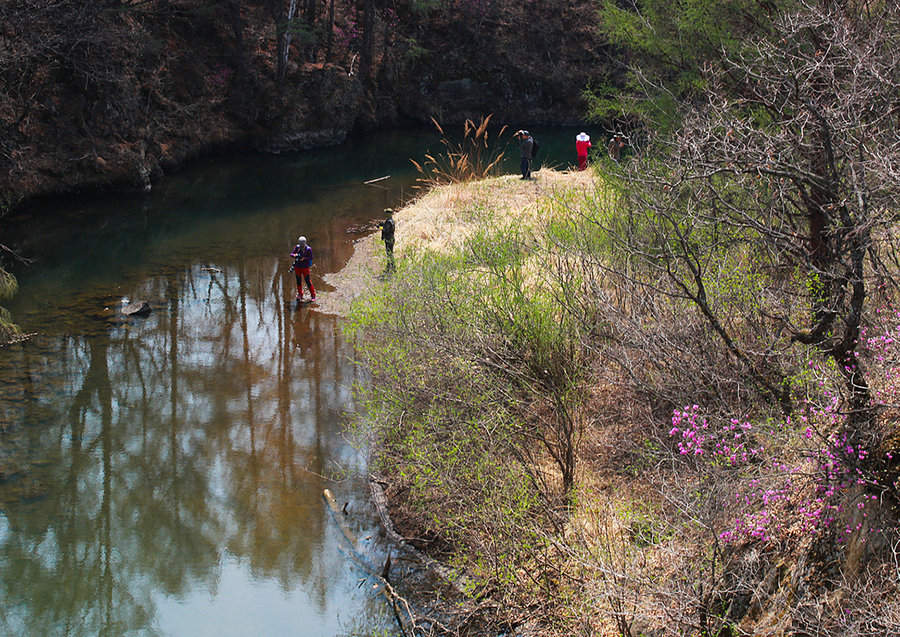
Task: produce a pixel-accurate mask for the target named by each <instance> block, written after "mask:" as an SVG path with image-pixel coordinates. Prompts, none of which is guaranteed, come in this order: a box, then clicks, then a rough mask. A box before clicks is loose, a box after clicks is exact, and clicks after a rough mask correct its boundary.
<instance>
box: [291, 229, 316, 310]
mask: <svg viewBox="0 0 900 637" xmlns="http://www.w3.org/2000/svg"><path fill="white" fill-rule="evenodd" d="M291 257H293V259H294V265H293V270H294V274H295V275H296V277H297V300H298V301H302V300H303V281H306V287H308V288H309V300H310V301H315V300H316V288H314V287H313V284H312V280H311V279H310V278H309V268H310V267H311V266H312V260H313V251H312V248H310V247H309V246H308V245H307V244H306V237H300V238H299V239H297V245H296V246H295V247H294V250H293V251H292V252H291Z"/></svg>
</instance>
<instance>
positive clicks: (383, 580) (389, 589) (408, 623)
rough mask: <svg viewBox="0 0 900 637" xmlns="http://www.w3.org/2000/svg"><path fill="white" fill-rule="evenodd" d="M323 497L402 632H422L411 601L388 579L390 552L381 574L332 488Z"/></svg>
mask: <svg viewBox="0 0 900 637" xmlns="http://www.w3.org/2000/svg"><path fill="white" fill-rule="evenodd" d="M322 497H323V498H324V499H325V503H326V504H327V505H328V508H329V510H330V511H331V517H332V519H333V520H334V521H335V522H336V523H337V525H338V528H340V530H341V533H342V534H343V536H344V539H345V540H347V543H348V544H349V545H350V549H351V551H350V556H351V557H352V558H353V561H354V562H356V563H357V565H359V566H360V567H361V568H362V569H363V570H364V571H366V572H367V573H368V574H369V577H372V578H373V579H375V580H377V581H378V582H379V583H380V584H381V591H382V593H383V594H384V596H385V597H386V598H387V599H388V601H389V602H390V603H391V607H392V608H393V609H394V617H395V618H396V619H397V625H398V626H399V627H400V632H401V633H402V634H404V635H416V634H420V633H421V631H420V630H418V626H417V625H416V619H415V615H413V611H412V608H411V607H410V605H409V602H407V601H406V599H405V598H403V597H402V596H401V595H400V594H399V593H397V591H396V590H395V589H394V587H393V586H391V583H390V582H389V581H388V572H389V571H390V568H391V563H390V560H391V556H390V552H388V558H387V561H385V564H384V567H383V569H382V572H381V575H379V574H378V571H377V569H376V568H375V567H374V566H373V565H372V563H371V562H370V561H369V560H368V559H367V558H366V556H365V555H363V554H362V552H361V551H360V550H359V546H358V543H357V540H356V535H355V534H354V533H353V531H351V530H350V527H349V526H348V525H347V522H346V520H344V516H343V515H342V509H341V508H340V507H339V506H338V503H337V501H335V499H334V495H333V494H332V493H331V490H330V489H325V490H324V491H323V492H322Z"/></svg>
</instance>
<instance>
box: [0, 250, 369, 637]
mask: <svg viewBox="0 0 900 637" xmlns="http://www.w3.org/2000/svg"><path fill="white" fill-rule="evenodd" d="M218 267H219V268H220V269H221V270H222V271H221V272H217V273H206V272H202V271H200V269H199V267H198V266H196V265H193V266H190V267H185V268H184V269H182V270H175V271H172V272H169V273H168V274H164V275H159V276H156V277H153V278H149V279H147V280H145V281H143V282H142V283H140V284H139V285H138V287H137V289H134V290H133V291H132V298H147V299H149V300H150V301H151V303H152V304H153V305H154V306H155V307H156V308H157V309H156V311H154V312H153V313H152V314H151V315H150V317H149V318H147V319H134V320H129V321H126V322H121V323H116V322H111V321H105V322H103V321H102V320H101V319H98V318H83V317H82V316H81V315H80V314H79V313H78V312H77V311H75V312H71V311H70V313H68V314H67V313H66V312H65V311H64V310H63V311H60V312H59V313H57V314H55V315H54V316H52V317H49V316H48V317H47V318H46V319H44V324H43V325H42V327H43V328H44V329H42V330H41V332H42V334H43V336H41V337H39V338H37V339H35V340H33V341H31V342H28V343H24V344H22V345H21V346H18V347H16V348H12V349H8V350H5V351H2V352H0V378H2V379H3V383H2V385H0V398H2V401H0V425H6V426H7V431H6V433H5V435H4V437H3V439H2V442H0V445H2V446H0V564H2V567H3V568H2V569H0V581H2V584H0V608H2V609H3V610H2V612H0V633H2V634H16V635H51V634H65V635H91V634H102V635H123V634H129V633H131V634H136V633H150V634H157V633H164V634H165V633H167V632H168V631H169V630H173V631H176V630H177V631H180V634H193V633H192V631H191V627H190V625H188V626H185V625H183V623H181V624H179V622H184V621H185V620H184V619H177V620H173V619H172V616H173V615H170V613H169V610H170V609H171V608H173V607H175V606H178V607H180V608H181V609H182V611H184V610H185V609H190V610H191V611H195V612H193V616H192V617H191V618H189V619H188V620H187V621H188V622H193V623H194V627H195V628H196V627H197V626H211V625H221V626H225V627H227V626H228V623H227V622H230V621H238V619H239V621H240V622H250V623H251V624H253V625H256V626H257V627H259V629H260V632H259V634H273V633H269V632H267V631H266V629H265V625H266V622H267V621H269V618H270V616H273V615H277V614H279V613H283V609H284V608H293V609H295V610H294V611H293V612H295V613H296V616H295V617H293V618H291V619H292V620H293V621H294V622H305V623H302V624H301V625H303V626H305V627H306V628H310V627H311V626H321V634H334V633H336V632H339V629H340V626H339V625H338V624H337V623H336V622H337V621H338V620H337V619H336V618H337V617H339V615H340V612H339V611H337V610H336V609H339V608H341V607H345V608H350V607H354V608H361V609H365V607H366V606H367V605H369V604H371V603H372V602H371V600H369V599H367V598H365V593H364V592H360V591H358V590H356V588H355V586H354V584H355V577H356V574H354V573H352V572H349V571H348V567H347V566H346V565H345V564H344V563H343V562H342V560H341V558H340V554H339V552H338V551H337V547H336V539H335V538H334V536H333V534H332V533H331V532H330V530H329V528H328V526H327V525H328V521H327V520H326V519H325V517H324V512H323V508H322V503H321V499H320V497H321V492H322V489H323V488H325V487H326V486H327V487H329V488H331V489H332V490H335V489H337V490H338V491H339V492H341V491H342V490H343V492H344V497H347V498H352V497H354V495H353V494H354V493H355V492H354V488H356V487H354V486H351V482H352V481H346V482H335V481H334V480H331V479H329V478H335V477H341V476H343V475H344V472H346V473H347V474H352V473H353V472H356V471H360V470H361V469H363V467H361V466H360V464H359V463H360V461H359V460H358V458H357V456H356V454H355V453H354V451H353V450H352V449H351V448H349V447H348V445H347V443H346V442H345V440H344V439H343V437H342V436H341V426H340V425H341V422H342V420H343V418H344V417H345V414H346V412H347V410H352V409H353V408H354V407H353V399H352V395H351V386H352V385H353V384H354V383H355V382H356V381H358V380H359V379H358V378H357V374H358V372H357V371H356V367H355V366H354V365H353V364H352V363H351V353H352V352H351V348H350V347H349V346H348V345H347V344H346V343H345V341H344V338H343V336H342V334H341V330H340V325H339V323H338V322H337V320H336V319H335V318H333V317H329V316H326V315H321V314H317V313H316V312H315V311H311V310H310V309H309V308H306V307H305V308H302V309H300V310H294V309H292V308H290V307H288V306H286V305H285V304H284V302H283V299H285V298H289V297H290V290H287V289H285V288H284V285H285V282H286V281H287V279H286V278H285V277H284V273H283V268H282V267H280V264H279V263H276V262H274V261H273V260H272V259H257V260H253V259H247V260H245V261H241V262H238V263H237V264H235V265H232V266H228V265H226V266H218ZM287 283H290V281H287ZM77 306H78V304H77V303H73V304H72V307H77ZM98 326H105V327H102V328H99V327H98ZM66 333H69V334H72V333H77V334H80V335H79V336H67V335H66ZM233 568H236V569H240V570H242V571H246V573H247V574H248V575H247V576H246V577H245V580H244V582H243V584H241V586H243V587H244V588H245V589H246V591H245V593H246V596H247V597H248V598H251V599H252V598H253V595H254V594H256V595H257V598H256V599H259V600H266V599H270V598H272V597H273V596H271V595H270V596H268V597H267V596H266V595H263V594H259V588H260V587H263V586H272V587H274V588H275V589H276V590H277V591H278V592H279V594H280V596H281V598H282V599H283V600H286V602H285V604H283V605H279V604H280V602H279V604H276V605H275V606H273V607H269V608H267V607H265V604H266V603H265V601H261V602H260V603H259V605H257V604H256V603H255V602H253V601H249V602H248V603H247V606H246V608H244V609H241V611H240V612H242V613H244V614H245V615H246V613H247V612H248V611H247V610H246V609H247V608H250V609H252V611H249V612H251V614H252V615H253V616H252V617H246V616H242V617H240V618H235V617H229V616H228V613H229V609H227V608H226V609H223V608H222V607H221V606H222V605H221V604H219V605H217V604H216V603H215V599H216V597H217V595H218V593H219V590H220V586H221V585H222V582H223V578H226V579H229V581H230V579H231V578H232V577H233V575H234V573H233V572H231V571H229V572H225V569H233ZM275 597H277V596H275ZM350 599H354V600H355V601H352V603H351V602H350V601H348V600H350ZM304 604H305V606H304ZM233 612H235V613H236V612H238V611H237V610H234V611H233ZM182 614H183V615H184V614H185V613H184V612H182ZM187 614H191V613H187ZM344 620H350V621H355V620H354V619H353V617H351V616H349V615H348V616H345V617H344ZM279 621H283V618H282V619H281V620H279ZM217 622H218V624H217ZM310 622H318V623H310ZM176 624H179V625H176ZM310 629H311V628H310ZM235 630H237V629H235ZM224 632H225V633H227V630H225V631H224ZM314 632H318V631H316V630H314ZM235 634H239V633H235ZM297 634H302V633H297Z"/></svg>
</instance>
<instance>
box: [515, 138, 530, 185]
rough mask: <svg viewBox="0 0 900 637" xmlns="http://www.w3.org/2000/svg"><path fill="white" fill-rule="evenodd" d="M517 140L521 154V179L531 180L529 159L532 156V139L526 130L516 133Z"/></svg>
mask: <svg viewBox="0 0 900 637" xmlns="http://www.w3.org/2000/svg"><path fill="white" fill-rule="evenodd" d="M516 137H518V138H519V150H520V151H521V153H522V163H521V168H522V179H531V159H532V157H533V156H534V155H533V153H532V150H533V149H534V139H532V137H531V135H530V134H529V132H528V131H527V130H520V131H518V132H517V133H516Z"/></svg>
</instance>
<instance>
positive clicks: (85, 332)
mask: <svg viewBox="0 0 900 637" xmlns="http://www.w3.org/2000/svg"><path fill="white" fill-rule="evenodd" d="M577 132H578V131H577V130H574V129H561V130H560V129H554V130H553V131H547V132H546V134H545V135H543V136H542V137H541V142H542V152H544V153H546V154H547V155H546V158H545V159H546V160H547V161H550V162H551V163H557V164H566V163H571V162H572V161H574V157H570V156H569V155H570V154H571V151H572V149H573V148H574V135H575V133H577ZM599 132H600V131H597V133H599ZM428 147H431V148H432V150H438V149H439V145H438V144H437V136H436V135H435V134H434V133H431V132H423V131H392V132H382V133H378V134H373V135H369V136H366V137H361V138H357V139H353V140H351V141H348V142H347V143H345V144H342V145H340V146H336V147H333V148H328V149H319V150H313V151H308V152H304V153H293V154H286V155H281V156H270V155H256V154H252V155H246V154H244V155H232V156H228V157H224V158H212V159H208V160H204V161H201V162H198V163H196V164H194V165H193V166H191V167H190V168H189V169H187V170H185V171H183V172H181V173H179V174H177V175H174V176H171V177H168V178H166V179H163V180H161V181H160V182H158V183H157V184H156V185H155V186H154V188H153V190H152V191H151V192H149V193H145V194H143V193H142V194H136V193H135V194H107V195H102V196H101V195H93V196H72V197H66V198H56V199H53V200H49V201H45V202H42V203H40V204H36V205H34V206H32V207H30V208H29V209H27V210H23V211H21V212H20V213H18V214H17V215H16V217H15V219H14V223H13V224H12V225H11V227H10V228H7V230H6V233H7V234H6V236H5V237H4V241H3V242H4V243H15V244H16V245H20V246H21V252H22V254H23V256H26V257H28V258H33V259H34V263H33V264H31V265H30V266H28V267H23V266H21V265H20V266H17V267H16V269H15V271H16V274H17V276H18V278H19V283H20V291H19V293H18V294H17V295H16V296H15V297H14V298H13V299H12V300H11V301H9V302H8V303H7V304H6V307H7V309H9V310H10V312H11V313H12V315H13V318H14V320H15V321H16V322H17V323H18V325H19V326H20V327H21V328H22V330H23V331H24V332H26V333H29V334H33V336H32V337H31V338H30V339H29V340H27V341H25V342H23V343H21V344H18V345H14V346H10V347H6V348H2V349H0V635H11V636H12V635H15V636H27V637H30V636H35V637H37V636H41V637H43V636H48V635H67V636H68V635H71V636H83V635H109V636H122V635H160V636H173V637H175V636H178V637H180V636H194V635H216V636H218V637H224V636H229V635H234V636H241V637H245V636H250V635H263V636H270V635H271V636H288V635H314V636H318V635H321V636H323V637H326V636H337V635H353V634H365V635H368V634H371V633H372V632H373V631H377V630H386V631H388V630H390V627H391V626H392V622H391V617H390V615H389V612H388V610H387V608H385V605H384V604H383V603H382V598H380V597H378V596H376V595H375V594H374V593H373V591H372V586H370V585H366V583H365V582H364V581H363V580H364V578H365V573H364V572H362V571H360V570H359V568H358V567H356V566H355V565H354V564H353V563H352V562H351V561H350V560H348V554H347V552H346V548H345V547H344V546H343V545H342V543H341V541H342V538H341V534H340V533H339V531H338V529H337V527H336V525H335V524H334V522H333V521H332V520H331V519H330V516H329V513H328V510H327V509H326V507H325V506H324V505H323V502H322V491H323V489H324V488H329V489H331V490H332V491H333V492H334V493H335V496H336V498H337V500H338V502H339V503H341V504H343V503H347V510H348V512H349V514H348V516H347V521H348V523H349V524H350V526H351V527H352V529H353V531H354V532H355V533H356V534H357V535H358V536H359V537H360V538H362V544H363V548H364V549H365V550H367V551H372V552H373V554H374V555H378V554H379V552H383V551H384V547H383V546H380V544H379V542H381V540H380V537H381V536H380V532H379V529H378V526H377V524H376V520H375V516H374V515H373V512H372V508H371V506H370V504H369V502H368V490H367V488H366V483H365V476H366V470H367V468H366V464H365V457H364V453H362V452H361V451H360V450H358V449H357V448H356V447H355V446H354V445H353V444H352V441H351V440H350V438H349V436H348V435H347V433H346V425H347V423H348V421H349V420H350V419H351V418H352V417H353V415H354V414H355V413H357V412H358V411H359V409H360V405H359V404H358V403H357V401H356V399H355V394H354V387H355V386H356V385H358V384H360V383H365V380H366V379H365V374H364V372H363V371H362V370H361V368H360V367H359V366H358V365H356V364H355V362H354V347H353V342H352V339H351V338H350V337H348V336H347V334H346V333H345V330H344V325H343V323H342V319H340V318H338V317H335V316H331V315H328V314H324V313H321V312H319V311H317V310H316V308H315V307H310V306H304V307H302V308H294V307H293V304H292V303H290V302H286V301H288V300H289V299H290V298H292V296H293V277H292V276H288V275H287V267H288V265H289V260H288V259H287V258H286V254H287V252H288V251H289V250H290V248H291V247H292V245H293V244H294V243H295V241H296V238H297V236H298V235H299V234H305V235H306V236H307V237H309V239H310V244H311V245H312V247H313V249H314V250H315V257H316V259H315V269H314V282H315V283H316V284H317V287H319V288H320V290H321V293H322V294H329V293H335V292H334V291H332V290H329V288H328V286H327V285H325V284H324V283H323V282H321V280H320V279H321V276H322V274H324V273H327V272H334V271H337V270H338V269H340V267H341V266H342V265H343V264H344V263H345V262H346V261H347V259H348V258H349V256H350V254H351V253H352V242H353V240H354V239H355V238H356V237H357V236H358V235H354V234H353V233H352V232H348V230H352V229H353V228H355V227H359V226H361V225H366V224H371V222H372V221H373V220H374V219H377V218H380V213H381V210H382V209H383V208H384V207H386V206H398V205H400V204H401V203H402V202H403V201H405V200H408V199H409V198H410V197H411V196H412V195H413V187H414V186H415V179H416V176H417V175H416V173H415V171H414V169H413V167H412V164H411V163H410V161H409V158H411V157H412V158H417V159H418V160H420V161H421V158H422V157H423V156H424V152H425V149H426V148H428ZM570 147H571V148H570ZM511 152H512V151H511ZM505 166H506V169H507V170H508V171H509V172H515V170H516V166H517V160H516V159H515V157H511V158H510V159H509V160H508V161H507V163H506V165H505ZM386 175H390V178H389V179H385V180H382V181H379V182H377V183H375V184H370V185H366V184H365V183H364V182H365V181H367V180H372V179H377V178H379V177H383V176H386ZM400 231H402V228H401V230H400ZM137 299H146V300H147V301H149V302H150V304H151V305H152V306H153V308H154V310H153V312H152V313H151V314H150V315H149V316H148V317H146V318H138V317H132V318H127V319H126V318H124V317H123V316H122V315H121V313H120V312H119V310H120V308H121V306H122V305H123V303H127V302H129V301H131V300H137Z"/></svg>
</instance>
